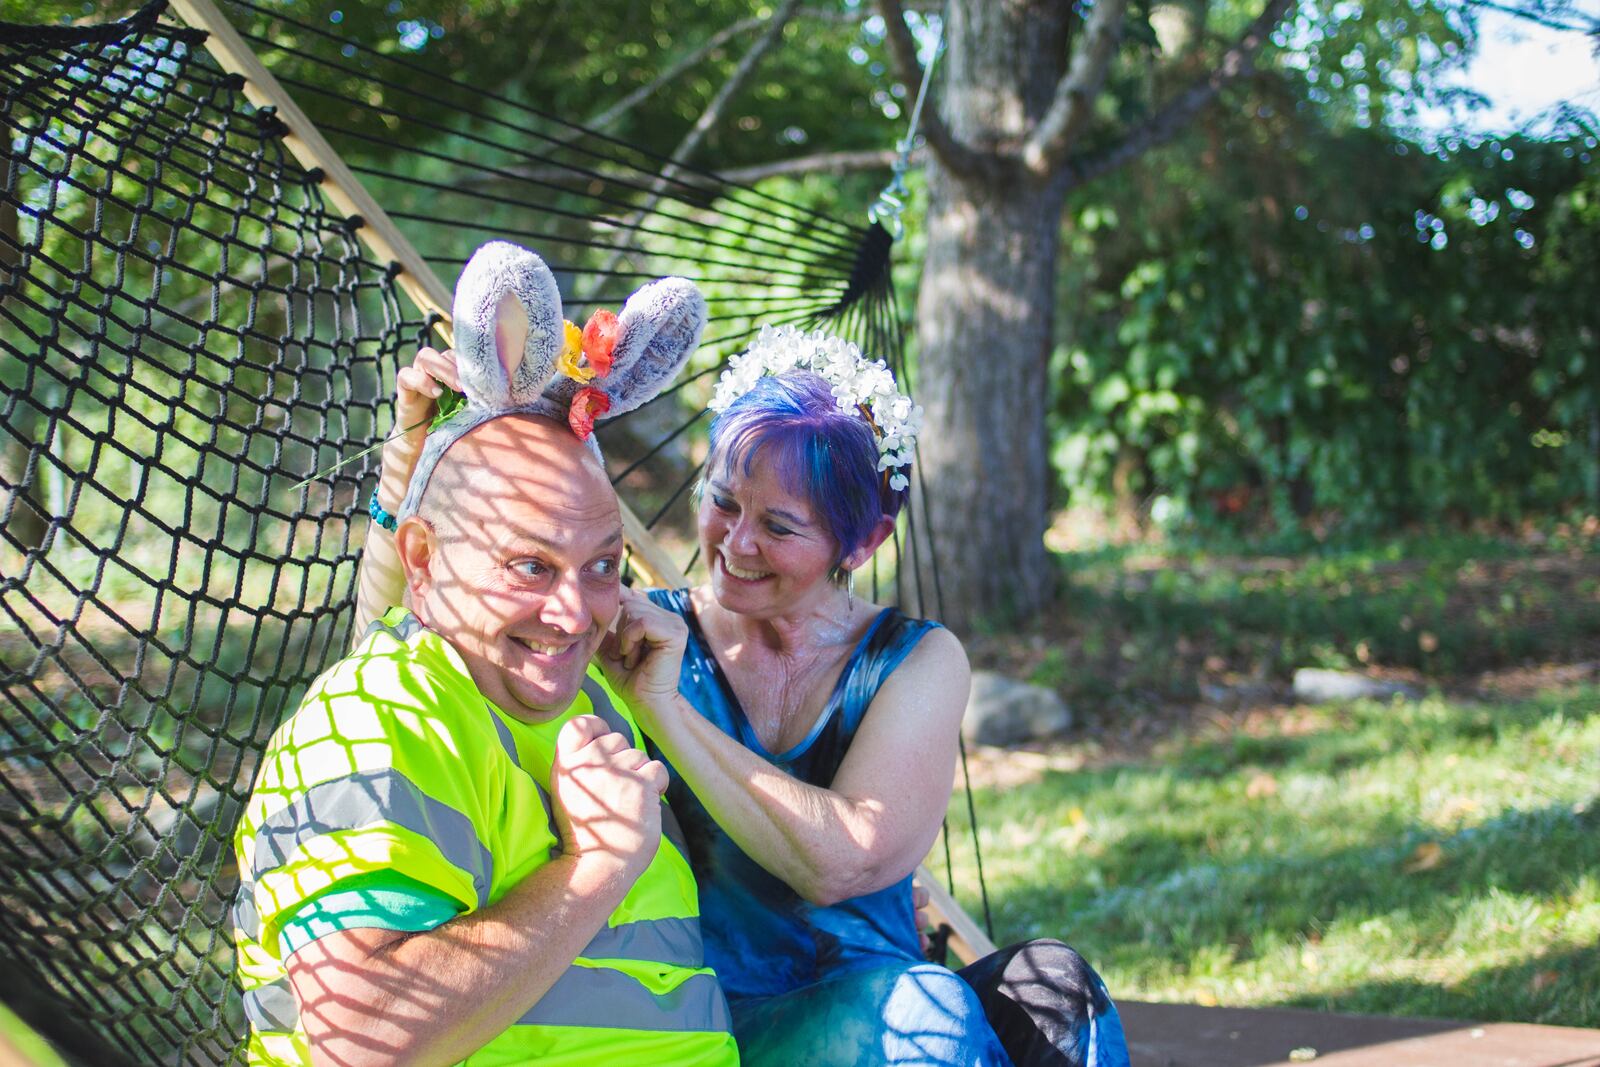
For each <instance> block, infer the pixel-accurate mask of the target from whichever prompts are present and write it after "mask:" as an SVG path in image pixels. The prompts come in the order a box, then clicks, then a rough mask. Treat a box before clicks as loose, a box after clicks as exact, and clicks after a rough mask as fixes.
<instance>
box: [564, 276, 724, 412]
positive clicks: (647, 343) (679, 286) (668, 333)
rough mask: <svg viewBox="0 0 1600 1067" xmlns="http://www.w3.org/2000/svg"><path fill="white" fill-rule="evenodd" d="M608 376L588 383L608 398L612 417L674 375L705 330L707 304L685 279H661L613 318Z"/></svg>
mask: <svg viewBox="0 0 1600 1067" xmlns="http://www.w3.org/2000/svg"><path fill="white" fill-rule="evenodd" d="M617 327H618V336H617V344H616V347H615V348H614V349H612V352H611V373H610V374H608V375H606V376H605V377H604V378H602V379H600V380H599V381H596V382H594V383H592V384H593V385H594V386H595V387H596V388H598V389H600V390H602V391H603V392H604V393H605V394H606V395H607V396H608V397H610V398H611V408H610V410H609V411H608V412H607V413H606V415H607V417H608V418H614V417H616V416H618V415H621V414H622V413H623V412H625V411H632V410H633V409H634V408H636V407H638V406H639V405H640V404H643V403H645V402H646V401H648V400H652V399H654V398H655V396H656V394H657V393H659V392H661V390H662V389H663V388H664V387H665V386H666V384H667V383H668V382H670V381H672V379H674V378H676V377H677V376H678V372H679V371H680V370H682V369H683V365H684V363H686V362H688V359H689V356H690V355H691V354H692V353H693V352H694V350H695V347H696V346H697V345H699V343H700V333H701V331H703V330H704V329H705V328H706V300H705V297H703V296H701V295H700V290H699V289H696V288H695V285H694V283H693V282H691V281H689V280H688V279H686V278H662V279H661V280H659V281H654V282H651V283H650V284H649V285H646V286H644V287H643V288H641V289H640V290H639V291H638V292H636V293H634V294H633V295H632V296H630V297H628V302H627V303H626V304H624V305H623V306H622V314H620V315H618V316H617Z"/></svg>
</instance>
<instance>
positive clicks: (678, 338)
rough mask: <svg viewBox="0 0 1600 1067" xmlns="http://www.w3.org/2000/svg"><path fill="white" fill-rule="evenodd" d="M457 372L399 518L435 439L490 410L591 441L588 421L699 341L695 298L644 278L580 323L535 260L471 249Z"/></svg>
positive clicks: (672, 371) (433, 462)
mask: <svg viewBox="0 0 1600 1067" xmlns="http://www.w3.org/2000/svg"><path fill="white" fill-rule="evenodd" d="M454 316H455V353H456V372H457V375H458V376H459V378H460V380H461V391H462V392H463V393H464V394H465V397H466V401H465V403H464V404H462V406H461V407H460V408H458V409H457V410H456V412H455V413H454V414H452V415H451V416H450V417H449V418H447V419H445V420H444V421H443V422H442V423H440V424H439V425H438V426H436V427H435V428H434V429H433V431H432V432H431V433H429V434H428V441H427V444H426V445H424V446H423V449H422V456H421V457H420V458H419V459H418V460H417V466H416V469H415V470H414V471H413V472H412V474H411V484H410V485H409V486H408V487H407V489H406V496H405V500H404V502H403V503H402V504H401V505H400V510H399V512H398V513H397V515H398V517H399V518H401V519H404V518H406V517H407V516H410V515H414V514H416V512H417V507H418V505H419V504H421V502H422V494H423V492H424V490H426V489H427V486H428V480H429V479H430V478H431V477H432V476H433V471H434V468H435V467H437V466H438V464H439V459H440V457H441V456H443V455H444V454H445V451H446V449H448V448H449V447H450V446H451V445H453V444H455V443H456V442H457V441H459V440H461V438H462V437H464V436H465V435H466V434H467V433H469V432H470V431H472V430H473V429H475V428H476V427H478V426H481V425H483V424H484V423H486V422H488V421H489V420H490V419H496V418H499V417H500V416H502V415H513V414H532V415H544V416H547V417H549V418H552V419H555V420H556V421H557V422H565V423H566V424H567V425H569V426H571V427H572V430H573V432H574V433H576V434H577V435H578V437H579V438H580V439H582V440H585V441H587V442H588V443H589V446H590V447H591V448H593V449H595V453H596V455H598V454H599V448H598V446H597V445H595V443H594V438H593V437H592V436H591V431H592V430H593V428H594V420H595V419H596V418H599V417H601V416H607V415H608V416H610V417H613V418H614V417H616V416H618V415H621V414H622V413H624V412H627V411H632V410H633V409H634V408H636V407H638V406H639V405H641V404H643V403H645V402H646V401H647V400H650V399H652V398H653V397H654V396H655V395H656V394H657V393H659V392H661V389H662V387H663V386H664V385H666V384H667V383H668V382H670V381H671V380H672V379H673V378H674V377H676V376H677V374H678V371H679V369H681V368H682V367H683V364H684V362H685V361H687V360H688V358H689V354H690V353H692V352H693V351H694V349H695V346H696V345H697V344H699V343H700V331H701V330H703V329H704V328H705V324H706V302H705V298H704V297H702V296H701V295H700V290H698V289H696V288H695V287H694V284H693V283H692V282H689V281H687V280H685V279H683V278H662V279H661V280H659V281H654V282H651V283H650V284H648V285H646V286H644V287H643V288H641V289H639V290H638V291H637V292H635V293H634V294H633V295H632V296H630V297H629V298H628V301H627V303H626V304H624V305H623V307H622V314H620V315H612V314H611V313H610V312H608V311H598V312H596V313H595V314H594V316H593V317H592V318H591V319H590V320H589V324H588V326H587V327H585V328H584V329H583V330H582V331H581V333H580V331H579V330H578V328H577V327H576V326H574V325H573V324H572V323H570V322H566V321H565V320H563V319H562V317H561V293H560V291H559V290H558V289H557V288H556V279H555V276H554V275H553V274H551V273H550V268H549V267H547V266H545V264H544V260H542V259H540V258H539V257H538V256H536V255H534V254H533V253H532V252H530V251H528V250H527V249H526V248H522V247H521V246H519V245H514V244H511V243H509V242H506V241H491V242H490V243H488V244H486V245H484V246H482V247H481V248H479V249H478V250H477V251H476V252H474V253H473V254H472V258H471V259H470V260H468V261H467V265H466V268H465V269H464V270H462V272H461V277H460V279H459V280H457V282H456V296H455V306H454Z"/></svg>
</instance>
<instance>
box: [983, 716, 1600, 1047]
mask: <svg viewBox="0 0 1600 1067" xmlns="http://www.w3.org/2000/svg"><path fill="white" fill-rule="evenodd" d="M1097 751H1098V746H1096V745H1095V744H1093V743H1092V742H1078V743H1076V744H1068V745H1064V746H1057V747H1056V748H1055V749H1053V750H1052V751H1051V752H1050V753H1049V754H1047V755H1044V756H1036V757H1035V758H1034V759H1033V760H1032V761H1031V762H1030V766H1031V767H1032V768H1033V770H1032V771H1030V770H1028V769H1027V767H1023V768H1019V767H1018V766H1017V762H1018V759H1017V757H1012V758H1010V759H1000V758H998V757H995V758H994V759H993V765H992V766H988V767H984V766H982V765H980V773H987V774H988V776H989V778H990V780H991V782H992V783H993V784H991V785H990V786H988V787H986V788H982V789H980V790H979V792H978V795H977V798H976V800H977V805H978V811H979V813H980V820H979V821H980V825H981V827H982V832H981V836H980V843H981V844H982V847H983V852H984V861H985V868H986V873H987V876H988V884H989V888H990V894H991V899H992V901H993V903H994V909H995V922H996V934H997V935H998V936H997V940H998V941H1000V942H1001V943H1006V942H1009V941H1014V940H1018V939H1020V938H1024V937H1039V936H1056V937H1061V938H1063V939H1064V940H1067V941H1069V942H1070V943H1072V944H1073V945H1075V946H1076V947H1078V948H1079V949H1080V950H1081V951H1083V952H1084V954H1085V955H1086V956H1087V957H1088V958H1089V959H1090V960H1091V961H1092V962H1094V963H1095V964H1096V966H1097V967H1099V968H1100V969H1101V970H1102V972H1103V973H1104V975H1105V976H1106V979H1107V981H1108V982H1109V983H1110V984H1111V986H1112V988H1113V990H1114V991H1116V992H1118V993H1120V995H1122V996H1124V997H1129V998H1136V999H1139V998H1142V999H1155V1000H1177V1001H1187V1002H1197V1003H1202V1004H1219V1003H1220V1004H1235V1005H1267V1004H1278V1005H1294V1006H1299V1007H1310V1008H1318V1009H1326V1010H1340V1011H1354V1012H1367V1013H1377V1014H1393V1015H1420V1016H1440V1017H1454V1018H1466V1019H1479V1020H1520V1021H1530V1022H1542V1023H1557V1024H1566V1025H1575V1026H1592V1027H1600V689H1597V688H1595V687H1593V686H1569V687H1566V688H1565V689H1562V690H1557V691H1550V692H1545V693H1542V694H1539V695H1535V696H1531V697H1528V698H1525V699H1501V700H1489V701H1477V700H1468V699H1453V698H1447V697H1444V696H1440V695H1434V696H1431V697H1428V698H1426V699H1424V700H1422V701H1420V702H1417V703H1410V704H1408V703H1404V702H1397V703H1395V704H1392V705H1388V704H1379V703H1372V702H1360V703H1355V704H1352V705H1348V706H1343V707H1337V708H1322V709H1288V710H1284V709H1280V710H1279V711H1276V712H1269V713H1259V714H1256V715H1253V716H1249V717H1246V718H1244V719H1242V720H1239V721H1231V722H1230V721H1225V720H1221V719H1219V720H1217V721H1216V722H1214V723H1211V724H1207V725H1203V726H1200V727H1198V728H1195V729H1191V730H1186V731H1179V732H1178V733H1177V734H1175V735H1174V736H1172V737H1170V738H1169V739H1168V740H1166V741H1163V742H1161V743H1158V744H1157V745H1155V746H1153V747H1152V748H1151V749H1150V750H1149V751H1148V752H1147V753H1146V754H1145V755H1144V756H1142V757H1140V758H1118V759H1112V760H1105V759H1100V758H1097V756H1096V753H1097ZM981 762H982V761H980V764H981ZM997 775H998V776H1001V777H1000V778H999V780H996V776H997ZM959 807H960V806H959V805H953V806H952V831H953V833H954V835H955V838H956V840H957V841H958V842H959V841H961V840H963V839H964V838H965V836H966V834H967V832H968V831H967V828H966V826H965V823H964V812H962V811H958V810H956V809H958V808H959ZM968 851H970V850H968ZM973 877H974V872H973V870H972V864H971V861H970V856H969V855H965V854H964V853H963V852H962V850H961V849H960V847H959V845H958V850H957V884H958V886H961V885H965V886H967V887H971V886H973V885H974V884H975V883H974V881H973Z"/></svg>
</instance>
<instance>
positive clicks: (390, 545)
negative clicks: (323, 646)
mask: <svg viewBox="0 0 1600 1067" xmlns="http://www.w3.org/2000/svg"><path fill="white" fill-rule="evenodd" d="M394 388H395V392H394V411H395V417H394V421H395V425H394V430H393V431H392V432H391V433H390V435H389V437H388V439H387V440H386V441H385V442H384V446H383V452H382V456H383V467H382V469H381V470H380V472H379V474H378V487H377V489H375V490H374V492H376V493H377V494H378V503H379V504H380V505H381V506H382V507H383V509H384V510H385V511H387V512H388V513H389V514H391V515H393V514H395V513H396V512H398V511H399V510H400V505H401V503H402V502H403V501H404V500H405V498H406V487H407V486H409V485H410V484H411V472H412V471H413V470H414V469H415V468H416V465H417V458H418V457H419V456H421V455H422V446H423V444H424V443H425V442H426V441H427V439H428V423H429V421H430V420H432V418H433V416H434V414H435V413H436V412H437V411H438V401H439V398H440V397H441V396H443V395H444V391H445V390H446V389H453V390H456V391H457V392H459V391H460V389H461V382H460V380H459V379H458V378H457V377H456V360H455V353H453V352H439V351H437V350H435V349H432V348H423V349H421V350H420V351H418V352H417V356H416V359H415V360H414V361H413V362H412V364H411V366H409V367H402V368H401V369H400V371H399V372H398V373H397V374H396V375H395V385H394ZM405 591H406V578H405V571H404V570H403V569H402V568H401V566H400V554H399V552H397V551H396V550H395V545H394V534H393V533H391V532H390V531H388V530H385V529H384V528H383V527H381V526H379V525H378V524H377V523H373V524H372V525H371V526H370V527H368V529H367V539H366V542H365V543H364V545H363V551H362V553H361V569H360V572H359V574H358V577H357V581H356V620H355V626H354V627H352V628H351V630H350V639H351V641H352V642H353V643H355V644H359V643H360V642H361V638H362V635H364V634H365V633H366V632H367V627H368V626H371V625H372V622H373V620H374V619H377V618H380V617H381V616H382V615H383V613H384V612H385V611H387V610H389V609H390V608H392V607H394V606H395V605H397V604H399V603H400V599H401V597H403V596H404V595H405Z"/></svg>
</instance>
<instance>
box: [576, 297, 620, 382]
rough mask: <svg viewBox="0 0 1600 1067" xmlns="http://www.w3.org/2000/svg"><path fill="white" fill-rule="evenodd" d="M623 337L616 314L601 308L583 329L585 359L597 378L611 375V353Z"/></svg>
mask: <svg viewBox="0 0 1600 1067" xmlns="http://www.w3.org/2000/svg"><path fill="white" fill-rule="evenodd" d="M621 336H622V325H621V323H619V322H618V321H617V316H616V313H615V312H611V311H607V310H606V309H605V308H601V309H600V310H599V311H596V312H595V313H594V314H593V315H590V316H589V321H588V323H587V324H586V325H585V326H584V327H583V358H584V359H585V360H587V361H588V364H589V368H590V369H591V370H593V371H594V374H595V377H597V378H604V377H605V376H606V375H608V374H610V373H611V353H612V350H613V349H615V348H616V347H617V338H619V337H621Z"/></svg>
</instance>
